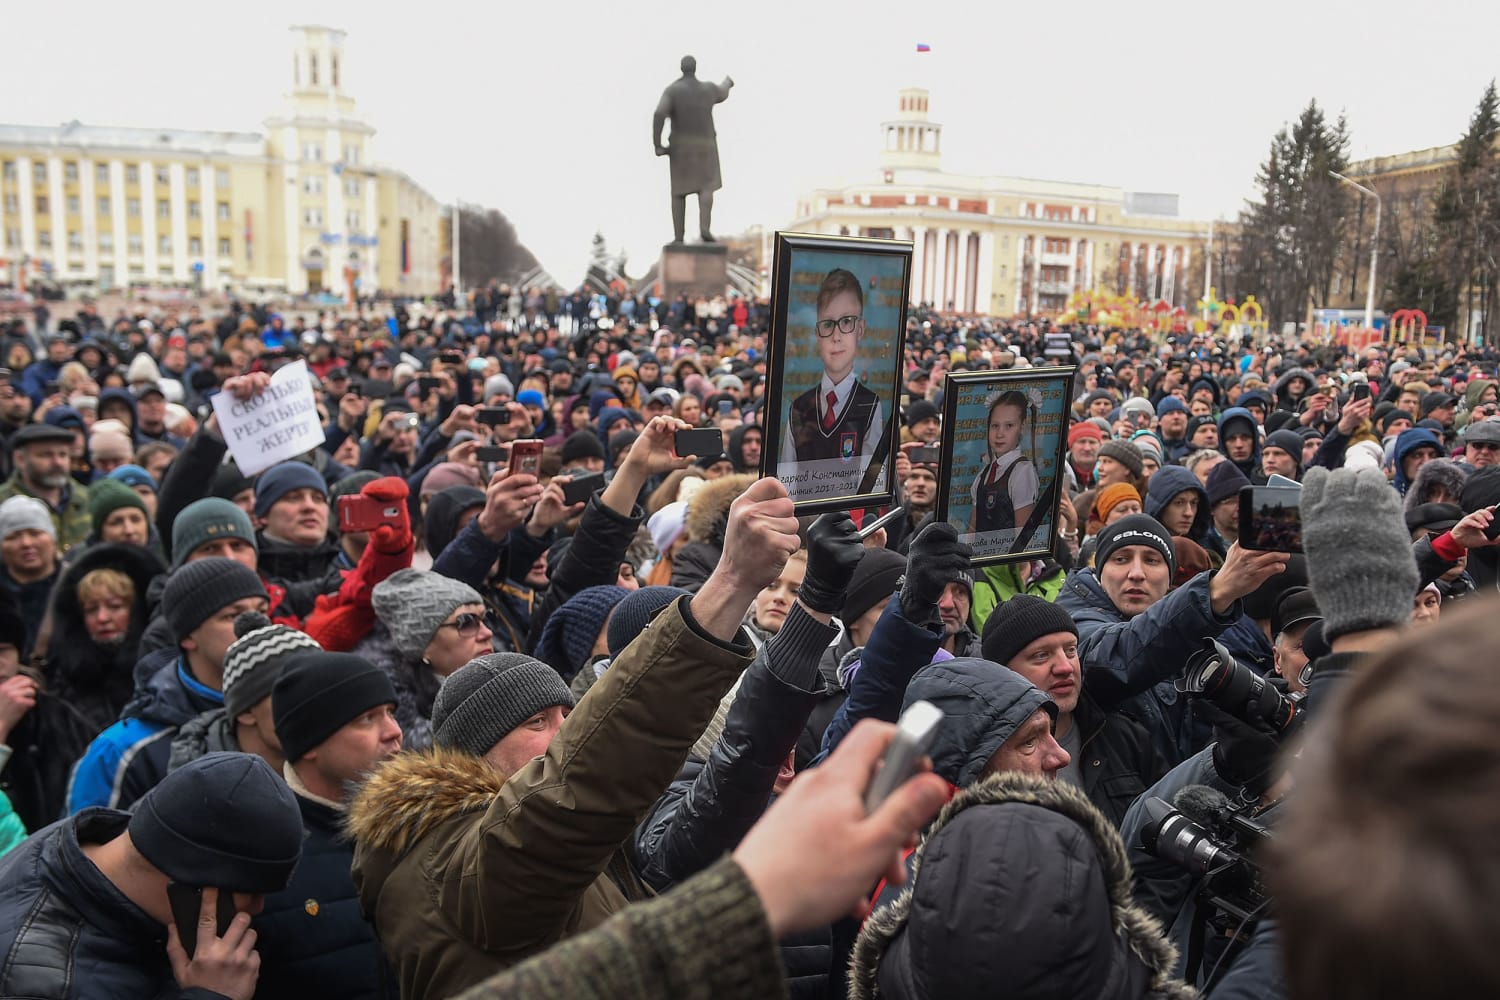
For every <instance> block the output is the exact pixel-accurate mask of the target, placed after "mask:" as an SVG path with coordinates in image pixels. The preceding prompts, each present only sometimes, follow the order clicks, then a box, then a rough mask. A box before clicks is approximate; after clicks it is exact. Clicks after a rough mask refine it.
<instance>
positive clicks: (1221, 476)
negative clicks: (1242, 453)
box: [1204, 462, 1250, 507]
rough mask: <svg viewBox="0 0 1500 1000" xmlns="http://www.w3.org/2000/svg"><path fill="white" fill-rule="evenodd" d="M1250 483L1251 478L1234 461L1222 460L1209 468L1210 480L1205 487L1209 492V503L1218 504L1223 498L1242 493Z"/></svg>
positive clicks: (1210, 504)
mask: <svg viewBox="0 0 1500 1000" xmlns="http://www.w3.org/2000/svg"><path fill="white" fill-rule="evenodd" d="M1249 485H1250V480H1249V479H1247V478H1245V474H1244V473H1243V472H1241V471H1240V469H1239V466H1237V465H1235V464H1234V463H1233V462H1220V463H1218V464H1217V465H1215V466H1214V467H1213V468H1212V469H1209V470H1208V482H1207V483H1205V484H1204V489H1205V491H1206V492H1207V493H1208V505H1209V506H1210V507H1214V506H1216V505H1217V504H1218V503H1219V501H1221V500H1228V499H1229V498H1230V497H1237V496H1239V495H1240V490H1242V489H1244V488H1245V487H1246V486H1249Z"/></svg>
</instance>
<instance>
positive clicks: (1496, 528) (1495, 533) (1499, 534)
mask: <svg viewBox="0 0 1500 1000" xmlns="http://www.w3.org/2000/svg"><path fill="white" fill-rule="evenodd" d="M1490 513H1491V514H1493V515H1494V517H1495V519H1494V520H1493V521H1491V522H1490V526H1489V527H1488V528H1485V529H1484V537H1485V538H1488V539H1490V540H1491V541H1494V540H1495V539H1496V538H1500V503H1497V504H1495V506H1493V507H1491V508H1490Z"/></svg>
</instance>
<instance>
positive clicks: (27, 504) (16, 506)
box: [0, 497, 57, 541]
mask: <svg viewBox="0 0 1500 1000" xmlns="http://www.w3.org/2000/svg"><path fill="white" fill-rule="evenodd" d="M26 530H31V531H45V532H46V533H47V534H49V535H51V536H52V540H53V541H57V528H56V527H55V526H54V525H53V524H52V515H51V514H50V513H49V512H48V510H47V505H46V504H44V503H42V502H41V501H40V500H38V499H36V498H35V497H11V498H10V499H9V500H6V501H5V502H4V503H0V538H7V537H9V536H10V535H13V534H15V533H16V532H17V531H26Z"/></svg>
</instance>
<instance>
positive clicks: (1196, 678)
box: [1177, 639, 1303, 739]
mask: <svg viewBox="0 0 1500 1000" xmlns="http://www.w3.org/2000/svg"><path fill="white" fill-rule="evenodd" d="M1207 642H1208V643H1209V644H1210V645H1209V647H1208V648H1207V649H1202V650H1199V651H1198V652H1196V653H1194V654H1193V655H1192V656H1190V657H1188V661H1187V666H1186V667H1185V668H1184V670H1183V676H1182V677H1180V678H1179V679H1178V680H1177V690H1179V691H1182V692H1183V693H1185V694H1190V695H1195V696H1197V697H1202V698H1207V699H1208V700H1209V701H1211V702H1213V703H1214V704H1215V705H1217V706H1219V707H1220V708H1222V709H1223V710H1224V711H1226V712H1228V713H1229V714H1230V715H1233V716H1234V717H1235V718H1237V719H1242V720H1244V721H1245V722H1249V723H1252V724H1253V723H1255V722H1264V723H1265V724H1266V725H1268V726H1270V727H1271V728H1272V729H1273V730H1275V731H1276V732H1277V733H1278V734H1279V735H1280V736H1281V737H1282V738H1283V739H1285V738H1286V737H1287V736H1290V735H1291V734H1292V733H1294V732H1296V730H1297V728H1298V727H1299V726H1300V725H1301V724H1302V718H1303V716H1302V711H1301V709H1302V695H1301V693H1297V694H1292V695H1285V694H1282V693H1281V692H1280V691H1279V690H1277V688H1276V685H1274V684H1272V683H1271V682H1270V681H1268V680H1266V678H1264V677H1262V676H1261V675H1260V674H1257V673H1256V672H1255V671H1253V670H1251V669H1250V668H1249V667H1247V666H1245V665H1244V664H1242V663H1239V662H1237V661H1236V660H1235V658H1234V657H1233V656H1232V655H1231V654H1230V652H1229V650H1227V649H1225V648H1224V644H1223V643H1221V642H1218V641H1217V640H1214V639H1209V640H1207Z"/></svg>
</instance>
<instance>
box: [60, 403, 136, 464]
mask: <svg viewBox="0 0 1500 1000" xmlns="http://www.w3.org/2000/svg"><path fill="white" fill-rule="evenodd" d="M48 415H49V416H50V415H51V414H50V413H49V414H48ZM134 451H135V448H134V446H133V445H132V443H131V440H130V438H128V437H126V436H125V435H124V434H117V433H115V432H114V431H95V432H94V433H93V434H92V435H90V436H89V456H90V457H91V458H93V459H94V461H96V462H97V461H99V460H100V459H107V458H108V459H116V460H120V459H126V458H129V457H130V456H131V454H132V453H133V452H134Z"/></svg>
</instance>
